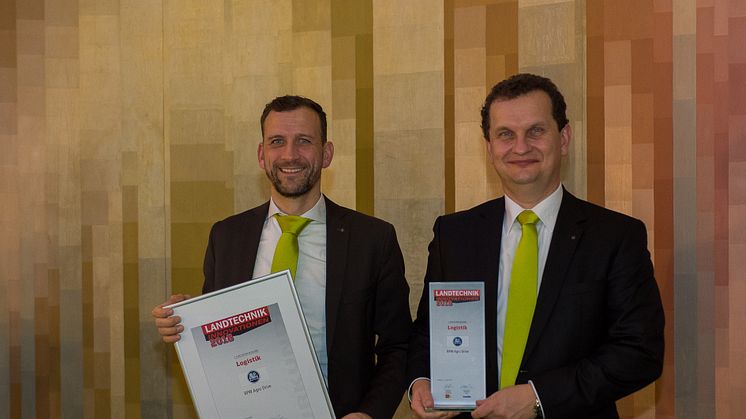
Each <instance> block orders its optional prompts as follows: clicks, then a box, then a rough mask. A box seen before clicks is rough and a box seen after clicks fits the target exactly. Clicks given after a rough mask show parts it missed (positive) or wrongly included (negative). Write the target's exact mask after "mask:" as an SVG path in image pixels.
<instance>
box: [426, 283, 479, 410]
mask: <svg viewBox="0 0 746 419" xmlns="http://www.w3.org/2000/svg"><path fill="white" fill-rule="evenodd" d="M429 292H430V379H431V382H430V388H431V391H432V394H433V401H434V408H435V410H473V409H475V408H476V402H477V400H481V399H484V398H485V392H486V385H485V351H484V283H483V282H431V283H430V289H429Z"/></svg>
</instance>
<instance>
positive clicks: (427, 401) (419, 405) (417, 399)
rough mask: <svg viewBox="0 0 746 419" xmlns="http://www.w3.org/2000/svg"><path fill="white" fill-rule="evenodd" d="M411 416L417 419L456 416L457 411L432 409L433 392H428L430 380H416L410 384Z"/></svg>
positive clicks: (443, 418)
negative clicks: (430, 410) (428, 410)
mask: <svg viewBox="0 0 746 419" xmlns="http://www.w3.org/2000/svg"><path fill="white" fill-rule="evenodd" d="M409 406H410V407H411V408H412V416H413V417H415V418H418V419H446V418H452V417H454V416H456V415H457V414H458V413H457V412H442V411H432V412H427V411H425V409H432V408H433V406H434V402H433V394H432V393H431V392H430V380H424V379H423V380H417V381H415V382H414V384H412V403H410V405H409Z"/></svg>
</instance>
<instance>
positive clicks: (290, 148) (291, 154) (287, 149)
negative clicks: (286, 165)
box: [282, 141, 298, 160]
mask: <svg viewBox="0 0 746 419" xmlns="http://www.w3.org/2000/svg"><path fill="white" fill-rule="evenodd" d="M297 151H298V150H297V149H296V146H295V143H294V142H293V141H288V142H287V143H285V146H284V147H283V148H282V158H283V159H285V160H294V159H295V157H296V155H297Z"/></svg>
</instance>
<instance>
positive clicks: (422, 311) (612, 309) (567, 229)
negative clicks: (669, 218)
mask: <svg viewBox="0 0 746 419" xmlns="http://www.w3.org/2000/svg"><path fill="white" fill-rule="evenodd" d="M565 107H566V106H565V101H564V98H563V97H562V94H561V93H560V92H559V90H558V89H557V87H556V86H555V85H554V83H552V82H551V81H550V80H549V79H547V78H544V77H541V76H536V75H532V74H519V75H516V76H513V77H511V78H509V79H507V80H504V81H502V82H500V83H498V84H497V85H496V86H495V87H493V88H492V91H491V92H490V93H489V95H488V96H487V98H486V100H485V103H484V106H483V108H482V130H483V133H484V138H485V140H486V147H487V155H488V156H489V159H490V162H491V163H492V166H493V167H494V168H495V171H496V172H497V174H498V176H499V177H500V180H501V181H502V186H503V189H504V191H505V196H504V197H501V198H498V199H495V200H491V201H488V202H485V203H483V204H481V205H479V206H476V207H474V208H472V209H469V210H466V211H461V212H457V213H455V214H451V215H446V216H442V217H439V218H438V219H437V220H436V222H435V225H434V227H433V233H434V238H433V240H432V242H431V243H430V247H429V258H428V264H427V273H426V275H425V286H424V291H423V294H422V299H421V300H420V305H419V309H418V311H417V319H416V320H415V323H414V327H413V334H412V338H411V340H410V349H409V350H410V354H409V365H408V371H409V372H408V374H409V377H410V380H412V385H411V400H412V403H411V407H412V410H413V413H414V415H415V416H416V417H418V418H443V417H452V416H455V413H448V412H432V411H429V408H432V407H433V398H432V394H431V391H430V383H429V380H428V379H427V378H426V377H428V376H429V371H430V370H429V362H430V354H429V333H430V330H429V312H428V309H429V301H428V288H429V283H431V282H442V281H446V282H458V281H484V283H485V335H486V348H485V349H486V360H485V361H486V368H487V371H486V380H487V382H486V385H487V396H488V397H487V398H486V399H485V400H479V401H477V402H476V404H477V408H476V409H475V410H474V411H473V412H472V413H471V417H474V418H508V417H510V418H533V417H541V416H546V417H549V418H551V419H555V418H556V419H559V418H618V417H619V415H618V413H617V410H616V405H615V401H616V400H618V399H620V398H622V397H624V396H626V395H628V394H630V393H632V392H634V391H637V390H639V389H641V388H642V387H644V386H646V385H647V384H649V383H651V382H652V381H654V380H655V379H656V378H657V377H659V376H660V374H661V371H662V367H663V344H664V339H663V327H664V316H663V308H662V304H661V299H660V293H659V291H658V286H657V284H656V281H655V278H654V276H653V265H652V263H651V260H650V253H649V252H648V250H647V237H646V231H645V226H644V224H643V223H642V222H641V221H639V220H636V219H634V218H631V217H628V216H626V215H623V214H620V213H617V212H613V211H610V210H607V209H604V208H602V207H598V206H596V205H593V204H591V203H589V202H586V201H583V200H580V199H578V198H575V197H574V196H572V195H571V194H570V193H569V192H567V191H566V190H564V188H563V187H562V184H561V181H560V166H561V160H562V157H563V156H565V155H566V154H567V153H568V150H569V144H570V140H571V139H572V129H571V127H570V125H569V124H568V120H567V117H566V115H565ZM518 296H520V298H518ZM464 416H468V414H464Z"/></svg>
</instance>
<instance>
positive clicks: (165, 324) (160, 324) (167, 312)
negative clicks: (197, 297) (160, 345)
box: [150, 294, 192, 343]
mask: <svg viewBox="0 0 746 419" xmlns="http://www.w3.org/2000/svg"><path fill="white" fill-rule="evenodd" d="M189 298H192V297H190V296H189V295H187V294H174V295H172V296H171V297H169V299H168V300H166V301H165V302H163V303H161V304H158V305H157V306H155V308H154V309H153V311H151V312H150V313H151V314H152V315H153V318H154V319H155V327H157V328H158V333H159V334H160V335H161V338H162V339H163V341H164V342H166V343H173V342H176V341H178V340H179V339H181V336H180V335H179V333H181V332H183V331H184V326H182V325H181V324H180V323H181V317H179V316H174V315H173V314H174V311H173V310H172V309H170V308H163V307H164V306H167V305H171V304H176V303H178V302H181V301H184V300H186V299H189Z"/></svg>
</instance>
